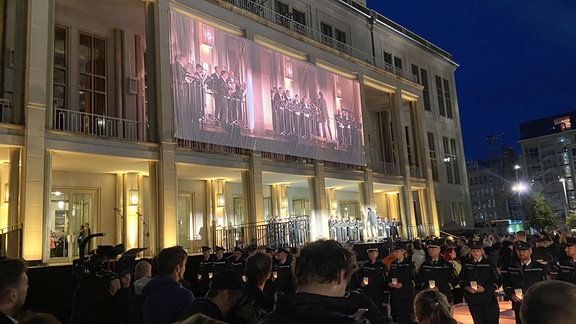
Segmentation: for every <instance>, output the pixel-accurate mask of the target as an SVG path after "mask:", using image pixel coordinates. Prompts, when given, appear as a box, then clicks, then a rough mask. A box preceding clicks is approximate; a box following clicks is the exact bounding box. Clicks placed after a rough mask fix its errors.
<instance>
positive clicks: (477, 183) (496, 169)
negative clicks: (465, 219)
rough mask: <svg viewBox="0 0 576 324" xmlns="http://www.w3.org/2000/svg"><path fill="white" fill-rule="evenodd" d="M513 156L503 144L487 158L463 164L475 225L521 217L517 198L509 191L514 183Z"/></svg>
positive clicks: (513, 153)
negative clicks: (495, 152) (499, 149)
mask: <svg viewBox="0 0 576 324" xmlns="http://www.w3.org/2000/svg"><path fill="white" fill-rule="evenodd" d="M516 159H517V157H516V156H515V152H514V149H513V148H512V147H505V148H504V149H502V150H501V153H500V154H498V155H496V154H491V158H489V159H488V160H484V161H479V160H476V161H468V162H467V163H466V167H467V172H468V184H469V186H470V200H471V204H472V215H473V217H474V221H475V222H476V224H477V225H478V226H487V225H488V224H491V223H494V221H499V220H507V219H511V220H520V219H521V214H520V213H521V211H520V208H519V207H520V204H519V200H518V197H515V196H516V195H515V193H513V192H512V188H513V186H514V185H515V184H516V182H517V180H516V174H517V173H518V169H516V170H515V169H514V166H515V165H516ZM496 223H497V222H496Z"/></svg>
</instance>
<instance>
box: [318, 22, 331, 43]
mask: <svg viewBox="0 0 576 324" xmlns="http://www.w3.org/2000/svg"><path fill="white" fill-rule="evenodd" d="M320 31H321V32H322V42H323V43H324V44H328V45H330V46H332V35H333V34H332V26H331V25H328V24H326V23H323V22H321V23H320Z"/></svg>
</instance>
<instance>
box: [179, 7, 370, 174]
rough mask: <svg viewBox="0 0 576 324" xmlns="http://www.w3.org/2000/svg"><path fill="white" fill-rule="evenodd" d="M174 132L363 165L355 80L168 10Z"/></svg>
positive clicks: (202, 139)
mask: <svg viewBox="0 0 576 324" xmlns="http://www.w3.org/2000/svg"><path fill="white" fill-rule="evenodd" d="M170 50H171V54H172V55H171V56H172V78H173V80H172V81H173V82H172V85H173V95H174V114H175V116H174V120H175V125H174V129H175V136H176V138H179V139H183V140H191V141H197V142H206V143H212V144H221V145H227V146H232V147H240V148H246V149H253V150H259V151H264V152H273V153H281V154H288V155H294V156H301V157H306V158H313V159H318V160H326V161H334V162H340V163H348V164H354V165H364V164H365V162H364V147H363V135H362V123H361V122H362V116H361V104H360V87H359V84H358V82H356V81H354V80H351V79H347V78H344V77H342V76H339V75H337V74H334V73H331V72H328V71H325V70H323V69H320V68H318V67H316V66H314V65H312V64H310V63H307V62H303V61H300V60H296V59H294V58H291V57H289V56H287V55H283V54H280V53H279V52H276V51H274V50H271V49H269V48H267V47H264V46H261V45H258V44H256V43H254V42H252V41H250V40H248V39H245V38H242V37H238V36H235V35H231V34H229V33H226V32H224V31H222V30H219V29H218V28H215V27H213V26H211V25H208V24H205V23H203V22H200V21H197V20H195V19H193V18H191V17H188V16H186V15H183V14H180V13H178V12H176V11H172V12H171V33H170Z"/></svg>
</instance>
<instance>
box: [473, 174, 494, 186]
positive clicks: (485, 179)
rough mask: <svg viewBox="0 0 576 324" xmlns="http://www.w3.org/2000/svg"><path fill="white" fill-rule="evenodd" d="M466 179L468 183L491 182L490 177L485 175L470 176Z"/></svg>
mask: <svg viewBox="0 0 576 324" xmlns="http://www.w3.org/2000/svg"><path fill="white" fill-rule="evenodd" d="M468 181H469V182H470V185H478V184H483V183H492V177H489V176H487V175H484V176H477V177H470V178H469V179H468Z"/></svg>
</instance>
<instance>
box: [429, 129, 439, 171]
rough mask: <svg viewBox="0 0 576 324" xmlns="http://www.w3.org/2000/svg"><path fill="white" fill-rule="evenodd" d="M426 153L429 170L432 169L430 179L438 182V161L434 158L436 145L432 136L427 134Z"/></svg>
mask: <svg viewBox="0 0 576 324" xmlns="http://www.w3.org/2000/svg"><path fill="white" fill-rule="evenodd" d="M428 152H429V156H430V168H431V169H432V179H433V180H434V181H438V160H437V158H436V144H435V143H434V134H433V133H428Z"/></svg>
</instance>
